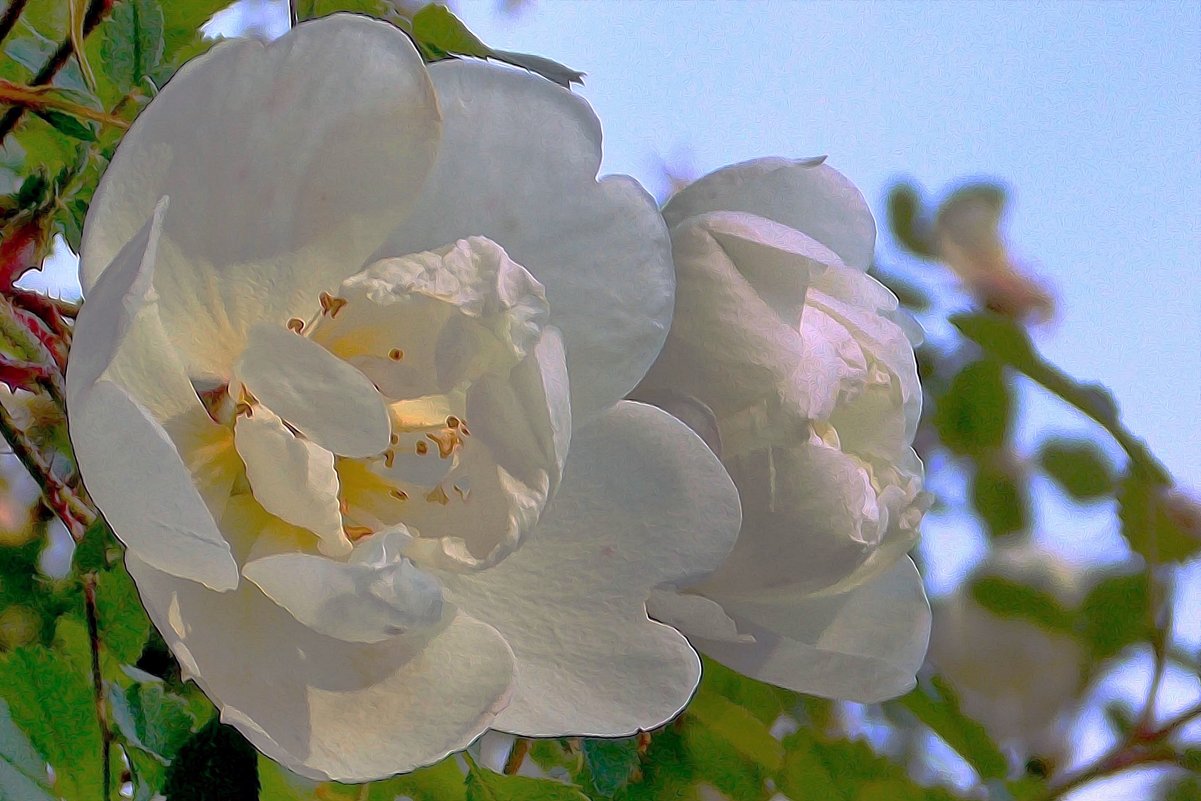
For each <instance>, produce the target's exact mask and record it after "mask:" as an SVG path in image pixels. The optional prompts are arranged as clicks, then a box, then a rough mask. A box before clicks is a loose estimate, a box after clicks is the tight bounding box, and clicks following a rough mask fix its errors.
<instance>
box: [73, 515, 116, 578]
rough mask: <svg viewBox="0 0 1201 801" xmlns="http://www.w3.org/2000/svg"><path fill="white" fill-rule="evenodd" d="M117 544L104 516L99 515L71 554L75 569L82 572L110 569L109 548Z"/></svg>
mask: <svg viewBox="0 0 1201 801" xmlns="http://www.w3.org/2000/svg"><path fill="white" fill-rule="evenodd" d="M115 544H116V542H115V540H114V539H113V535H112V530H111V529H109V527H108V524H107V523H106V522H104V518H102V517H97V518H96V521H95V522H94V523H92V525H90V526H88V528H87V531H85V532H84V534H83V539H82V540H81V541H80V542H79V544H78V545H76V546H75V553H74V554H72V556H71V562H72V564H73V565H74V567H75V570H76V571H77V572H79V573H81V574H82V573H87V572H89V571H93V570H106V569H108V566H109V550H110V549H111V548H113V547H115Z"/></svg>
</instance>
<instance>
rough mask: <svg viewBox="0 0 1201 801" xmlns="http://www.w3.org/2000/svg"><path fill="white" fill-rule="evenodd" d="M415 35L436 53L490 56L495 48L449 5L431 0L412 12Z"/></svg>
mask: <svg viewBox="0 0 1201 801" xmlns="http://www.w3.org/2000/svg"><path fill="white" fill-rule="evenodd" d="M412 25H413V38H414V39H416V40H417V42H418V44H419V45H420V46H421V47H423V48H424V49H426V51H427V52H429V53H431V54H432V55H434V56H447V55H457V56H474V57H476V58H488V57H489V56H491V55H492V48H490V47H488V45H486V44H484V43H483V42H481V41H480V40H479V37H477V36H476V35H475V34H474V33H472V32H471V31H470V30H468V28H467V26H466V25H464V24H463V22H462V21H461V20H460V19H459V18H458V17H456V16H455V15H454V13H453V12H451V10H450V9H449V8H447V7H446V6H442V5H438V4H437V3H431V4H430V5H428V6H425V7H424V8H422V9H421V10H420V11H418V12H417V13H416V14H414V15H413V23H412Z"/></svg>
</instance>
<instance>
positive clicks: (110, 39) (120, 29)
mask: <svg viewBox="0 0 1201 801" xmlns="http://www.w3.org/2000/svg"><path fill="white" fill-rule="evenodd" d="M103 34H104V39H103V42H102V44H101V48H100V52H101V55H102V56H103V60H102V61H101V65H102V68H103V69H104V72H105V73H106V74H107V75H108V77H109V79H110V80H111V81H112V82H113V83H114V84H115V85H116V86H117V87H118V88H119V89H120V90H121V91H122V92H128V91H129V90H130V89H132V88H134V87H135V86H138V85H139V84H141V82H142V80H143V79H144V78H146V77H147V76H150V75H152V74H153V73H154V71H155V70H156V69H157V68H158V67H159V65H160V64H162V60H163V10H162V7H161V6H160V5H159V3H158V2H157V0H123V2H120V3H117V4H116V5H115V6H113V11H112V14H111V15H110V17H109V20H108V22H107V23H106V24H105V25H104V29H103Z"/></svg>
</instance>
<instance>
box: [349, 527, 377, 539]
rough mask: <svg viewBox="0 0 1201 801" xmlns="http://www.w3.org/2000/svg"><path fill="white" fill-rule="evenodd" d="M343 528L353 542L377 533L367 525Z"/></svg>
mask: <svg viewBox="0 0 1201 801" xmlns="http://www.w3.org/2000/svg"><path fill="white" fill-rule="evenodd" d="M342 530H343V531H344V532H346V537H347V538H348V539H349V540H350V541H351V542H354V541H356V540H361V539H363V537H370V536H371V535H372V534H374V533H375V532H374V531H372V530H371V529H369V528H367V527H366V526H342Z"/></svg>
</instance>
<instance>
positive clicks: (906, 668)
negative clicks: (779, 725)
mask: <svg viewBox="0 0 1201 801" xmlns="http://www.w3.org/2000/svg"><path fill="white" fill-rule="evenodd" d="M712 597H713V600H716V601H717V602H718V603H720V604H721V606H722V607H723V609H724V610H725V612H726V613H727V614H728V615H729V616H730V617H731V618H733V620H734V621H735V623H736V624H737V626H738V631H739V633H741V634H749V635H751V636H752V637H753V638H754V642H750V643H747V642H731V641H728V640H713V639H706V638H704V637H701V636H693V637H690V639H691V640H692V643H693V645H695V646H696V647H697V648H698V649H699V650H700V651H701V652H702V653H705V654H707V655H708V656H711V657H713V658H714V659H716V660H717V661H719V662H721V663H722V664H725V665H727V666H729V667H731V668H733V669H734V670H737V671H738V672H740V673H743V674H745V675H747V676H750V677H752V678H755V679H758V680H760V681H766V682H768V683H770V684H776V685H779V686H781V687H786V688H788V689H790V690H795V691H797V692H803V693H808V694H811V695H820V696H823V697H826V698H838V699H842V700H851V701H859V702H862V703H875V702H878V701H883V700H886V699H888V698H894V697H896V696H898V695H901V694H903V693H905V692H908V691H909V690H910V689H912V688H913V686H914V683H915V681H914V676H915V674H916V673H917V670H918V668H919V667H921V664H922V660H923V659H924V657H925V654H926V646H927V643H928V642H929V639H930V604H929V602H928V601H927V600H926V594H925V591H924V590H923V588H922V579H921V576H920V575H918V572H917V568H916V567H915V566H914V564H913V561H912V560H911V559H909V558H908V557H902V558H901V559H900V560H899V561H898V562H897V563H896V564H895V565H894V566H893V567H892V568H891V569H889V570H887V571H885V572H884V573H881V574H880V575H878V576H877V577H875V578H874V579H873V580H871V581H869V582H866V583H864V584H861V585H859V586H857V587H855V588H854V589H851V590H849V591H846V592H843V593H838V594H827V593H820V594H816V595H812V596H809V597H801V596H783V597H781V598H779V599H774V598H773V597H772V595H771V594H770V593H765V594H763V595H762V596H760V597H759V598H741V599H737V600H732V599H723V598H721V597H720V596H712ZM685 633H688V632H687V631H685Z"/></svg>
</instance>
